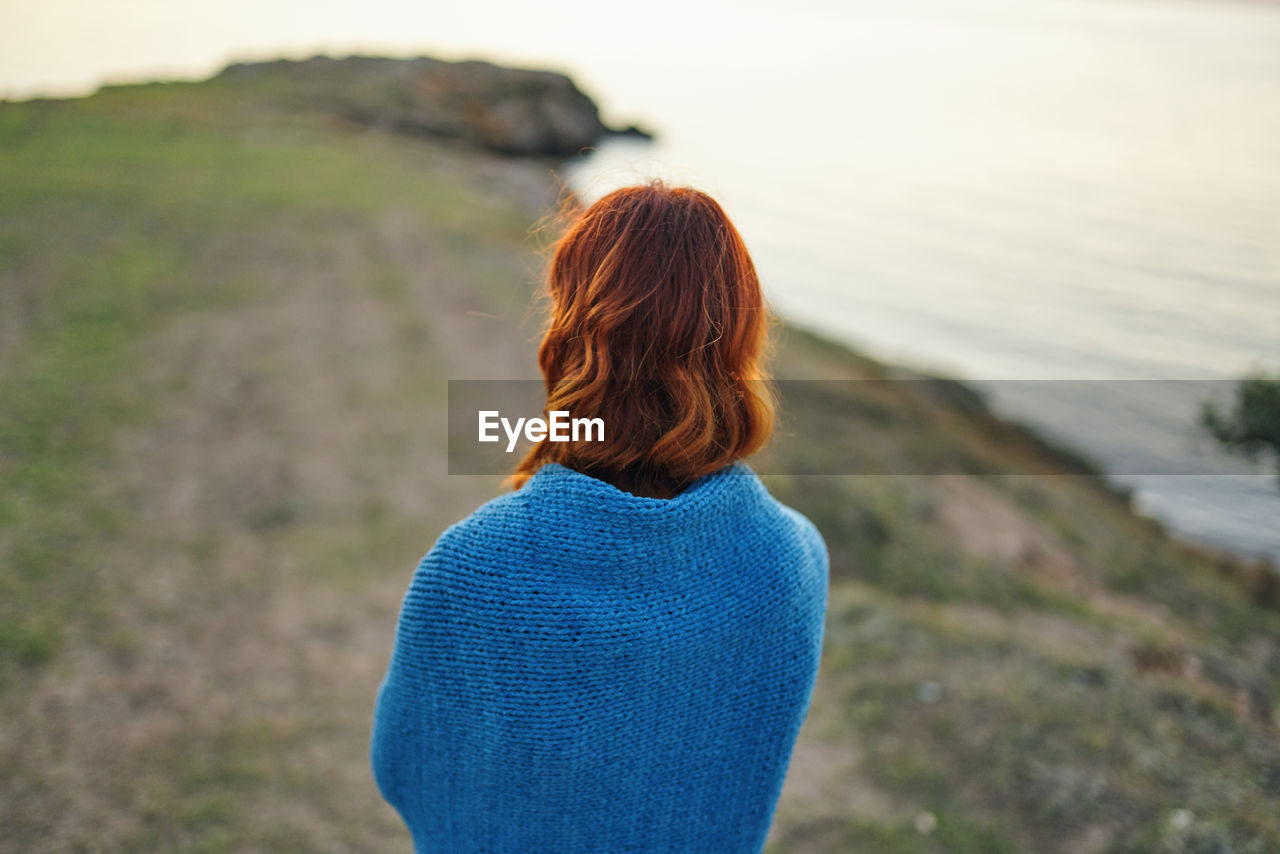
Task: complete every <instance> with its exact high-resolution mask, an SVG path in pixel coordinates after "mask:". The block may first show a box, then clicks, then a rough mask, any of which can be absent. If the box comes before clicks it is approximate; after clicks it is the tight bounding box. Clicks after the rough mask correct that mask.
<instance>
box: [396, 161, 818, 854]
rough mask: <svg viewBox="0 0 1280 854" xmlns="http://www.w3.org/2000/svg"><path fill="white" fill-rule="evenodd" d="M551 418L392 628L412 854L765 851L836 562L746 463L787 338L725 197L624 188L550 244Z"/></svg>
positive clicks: (401, 787) (401, 772) (425, 575)
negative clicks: (550, 435) (576, 421)
mask: <svg viewBox="0 0 1280 854" xmlns="http://www.w3.org/2000/svg"><path fill="white" fill-rule="evenodd" d="M548 296H549V297H550V323H549V326H548V329H547V332H546V335H545V337H544V339H543V342H542V346H541V348H540V350H539V354H538V361H539V363H540V365H541V368H542V372H543V375H544V377H545V380H546V389H547V407H546V408H547V411H552V410H564V411H568V412H570V413H572V414H573V416H574V417H578V416H580V415H581V416H590V417H599V418H601V419H602V420H603V422H604V425H605V429H604V437H603V439H600V437H599V436H598V435H596V436H592V437H591V439H592V440H591V441H586V439H585V437H583V441H577V442H549V441H543V442H541V443H539V444H537V445H536V446H535V447H534V449H533V450H532V451H531V452H530V454H529V456H528V457H527V458H526V459H525V460H524V461H523V462H522V463H521V464H520V466H519V468H518V469H517V471H516V474H515V477H514V480H515V486H516V487H517V488H516V490H515V491H513V492H511V493H509V494H506V495H503V496H501V497H499V498H496V499H494V500H492V501H490V502H488V503H487V504H485V505H484V506H482V507H481V508H480V509H478V510H477V511H476V512H475V513H473V514H472V515H471V516H469V517H468V518H466V519H464V520H463V521H461V522H459V523H457V524H455V525H453V526H452V527H450V528H449V529H448V530H446V531H445V532H444V533H443V534H442V535H441V536H440V539H439V540H438V541H437V542H436V544H435V546H434V547H433V548H432V549H431V551H430V552H429V553H428V554H427V556H426V557H425V558H424V559H423V561H422V564H421V566H420V567H419V568H418V571H417V573H416V574H415V576H414V578H413V581H412V583H411V585H410V587H409V591H408V594H407V596H406V598H405V600H404V606H403V609H402V611H401V614H400V621H399V625H398V628H397V630H396V639H395V647H394V651H393V654H392V658H391V664H390V667H389V669H388V671H387V675H386V678H385V680H384V681H383V684H382V687H381V690H380V691H379V694H378V702H377V708H376V711H375V719H374V728H373V738H372V750H371V752H372V761H373V767H374V772H375V777H376V779H377V782H378V786H379V788H380V789H381V791H382V794H383V796H384V797H385V798H386V799H387V800H388V801H389V802H390V803H391V804H392V805H394V806H395V807H396V809H397V810H399V812H400V814H401V816H402V817H403V818H404V820H405V823H406V824H407V825H408V826H409V829H410V831H411V832H412V834H413V839H414V844H415V847H416V849H417V851H419V852H455V854H456V852H481V851H483V852H501V853H502V854H507V852H511V853H512V854H536V852H610V854H616V852H624V851H632V852H697V854H708V853H710V854H715V852H729V854H732V852H754V851H759V850H760V849H761V848H763V846H764V840H765V836H766V834H767V832H768V829H769V823H770V821H771V819H772V815H773V810H774V807H775V805H776V803H777V799H778V795H779V792H780V791H781V788H782V781H783V777H784V775H785V773H786V768H787V763H788V760H789V758H790V754H791V750H792V746H793V745H794V743H795V738H796V734H797V732H798V730H799V728H800V724H801V722H802V721H803V719H804V715H805V711H806V709H807V706H808V702H809V697H810V693H811V691H812V688H813V683H814V679H815V677H816V673H817V666H818V656H819V650H820V646H821V638H822V620H823V612H824V608H825V604H826V590H827V552H826V547H825V545H824V543H823V541H822V538H821V536H820V535H819V534H818V532H817V530H816V529H815V528H814V527H813V525H812V524H811V523H810V522H809V521H808V520H807V519H805V518H804V517H803V516H801V515H800V514H799V513H797V512H796V511H794V510H792V509H790V508H788V507H785V506H783V505H781V504H779V503H778V502H776V501H775V500H774V499H773V498H772V497H771V496H770V495H769V493H768V492H767V491H766V490H765V488H764V486H763V485H762V484H761V482H760V481H759V479H758V478H757V477H756V475H755V474H754V473H753V472H752V470H751V469H750V468H748V467H747V465H746V464H745V463H742V462H740V459H741V458H743V457H745V456H748V455H749V454H751V453H753V452H755V451H756V450H758V449H759V448H760V447H761V446H762V445H763V444H764V443H765V442H766V441H767V439H768V437H769V434H770V431H771V429H772V423H773V404H772V398H771V397H770V395H769V394H768V389H767V385H766V383H765V375H764V372H763V369H762V365H761V360H762V355H763V351H764V346H765V339H766V331H767V325H768V317H767V314H766V308H765V304H764V300H763V296H762V294H761V290H760V283H759V281H758V279H757V277H756V273H755V270H754V267H753V266H752V263H751V259H750V257H749V256H748V254H747V251H746V247H745V246H744V245H743V243H742V240H741V238H740V237H739V236H738V233H737V231H736V229H735V228H734V227H733V225H732V223H730V222H729V220H728V218H727V217H726V216H725V214H724V212H723V211H722V210H721V208H720V206H719V205H718V204H716V202H714V201H713V200H712V199H711V198H710V197H708V196H706V195H705V194H703V193H700V192H698V191H696V190H692V189H687V188H668V187H666V186H664V185H662V184H660V183H653V184H648V185H645V186H639V187H631V188H626V189H622V190H618V191H616V192H614V193H611V194H610V195H608V196H606V197H604V198H603V199H601V200H600V201H599V202H597V203H596V204H594V205H592V206H591V207H590V208H588V209H587V210H585V211H584V212H582V213H581V214H580V216H579V217H578V218H577V220H576V222H574V223H573V225H572V226H571V227H570V228H569V230H568V231H567V233H566V234H565V235H564V236H563V237H562V238H561V240H560V241H559V243H558V244H557V246H556V250H555V253H554V255H553V257H552V261H551V266H550V272H549V281H548Z"/></svg>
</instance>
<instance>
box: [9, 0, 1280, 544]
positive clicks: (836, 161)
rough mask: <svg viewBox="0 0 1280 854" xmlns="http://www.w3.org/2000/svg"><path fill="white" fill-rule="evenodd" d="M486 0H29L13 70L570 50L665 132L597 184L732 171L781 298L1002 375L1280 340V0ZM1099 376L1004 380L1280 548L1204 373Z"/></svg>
mask: <svg viewBox="0 0 1280 854" xmlns="http://www.w3.org/2000/svg"><path fill="white" fill-rule="evenodd" d="M474 6H475V8H474V9H472V8H469V7H467V6H465V5H464V4H453V5H451V6H450V7H449V8H448V9H447V10H445V9H441V8H438V7H433V6H432V5H431V4H418V3H407V2H401V0H367V2H365V3H362V4H360V5H359V8H358V9H357V8H356V7H355V5H354V4H318V5H317V4H304V3H301V2H298V0H262V2H252V3H250V2H248V0H229V2H226V3H223V4H220V5H219V6H218V7H217V9H216V10H212V9H204V8H203V7H201V6H200V5H199V4H176V5H175V4H172V3H167V2H160V0H131V2H128V3H119V4H105V5H104V4H89V5H86V4H83V3H77V2H75V0H46V2H43V3H41V4H35V3H29V4H26V5H25V7H23V4H16V5H6V6H4V7H3V8H0V95H4V94H8V95H10V96H21V95H30V94H35V93H42V92H59V93H74V92H84V91H89V90H91V89H92V88H93V86H94V85H95V84H96V83H97V82H98V81H99V80H101V79H102V78H104V77H107V78H115V79H145V78H148V77H153V76H156V75H157V74H159V75H161V76H169V77H172V76H188V77H196V76H201V75H204V74H207V73H210V72H212V71H213V70H215V69H216V68H218V67H219V66H220V65H221V64H223V63H224V62H225V61H227V60H228V59H230V58H235V57H253V56H269V55H280V54H284V55H294V56H303V55H308V54H310V53H313V52H315V51H317V50H329V51H332V52H335V53H345V52H350V51H353V50H360V51H369V52H383V53H401V54H408V53H431V54H435V55H439V56H445V57H461V56H467V55H480V56H486V57H489V58H493V59H495V60H498V61H506V62H517V63H523V64H531V65H537V66H544V67H556V68H560V69H562V70H565V71H568V72H569V73H571V74H573V75H574V77H575V79H577V80H578V81H579V82H580V83H581V84H582V85H583V86H584V88H586V89H587V90H588V91H589V92H590V93H591V94H592V95H593V96H595V97H596V98H597V100H598V101H600V102H601V103H602V104H604V105H605V107H606V112H607V114H608V115H609V117H610V118H612V119H614V120H622V121H632V120H640V121H642V122H643V123H646V124H648V125H649V126H651V127H653V128H654V129H656V130H657V131H659V132H660V134H661V136H660V139H659V141H658V142H657V143H656V144H655V145H652V146H643V145H638V144H636V143H628V142H615V143H610V144H606V145H604V146H602V148H601V150H600V151H599V152H598V154H597V155H596V156H594V157H592V158H590V159H588V160H587V161H585V162H583V163H581V164H578V165H577V166H576V167H575V168H574V169H573V171H572V173H571V182H572V183H573V185H574V186H575V187H577V188H579V189H580V190H582V191H583V192H584V193H585V194H587V195H596V194H599V193H602V192H604V191H606V190H607V189H610V188H611V187H613V186H616V185H619V184H622V183H629V182H631V181H634V180H636V179H638V178H644V177H648V176H651V175H658V176H662V177H666V178H669V179H673V180H678V181H684V182H689V183H693V184H695V185H697V186H700V187H703V188H705V189H708V190H710V191H712V192H714V193H716V194H717V195H718V197H719V198H720V199H721V200H722V201H723V202H724V203H725V205H726V207H727V208H728V210H729V212H730V214H731V215H732V216H733V217H734V219H735V221H736V222H738V224H739V226H740V227H741V229H742V231H743V233H744V235H745V237H746V238H747V241H748V244H749V246H750V247H751V248H752V252H753V254H754V256H755V257H756V260H757V263H758V265H759V267H760V269H761V272H762V275H763V276H764V279H765V282H766V287H767V288H768V291H769V294H770V297H771V299H772V300H773V302H774V304H775V305H776V306H777V307H778V308H779V309H780V310H781V311H782V312H783V313H784V314H787V315H789V316H791V317H792V318H794V319H796V320H798V321H800V322H801V323H804V324H807V325H810V326H812V327H815V328H817V329H819V330H821V331H823V332H826V333H828V334H830V335H832V336H835V337H837V338H840V339H842V340H846V341H848V342H850V343H852V344H854V345H856V346H859V347H861V348H863V349H866V350H868V351H870V352H872V353H874V354H877V355H879V356H882V357H885V358H889V359H893V360H898V361H903V362H909V363H913V364H916V365H918V366H921V367H928V368H934V369H941V370H944V371H947V372H950V373H953V374H956V375H959V376H961V377H964V378H968V379H970V380H972V381H975V382H977V383H979V384H982V383H983V382H986V381H994V380H1010V379H1015V380H1021V379H1045V380H1050V379H1106V380H1126V379H1127V380H1133V379H1205V380H1210V379H1224V378H1230V377H1234V376H1236V375H1237V374H1239V373H1240V372H1242V371H1245V370H1248V369H1250V368H1255V367H1268V368H1272V369H1276V368H1280V6H1275V5H1265V4H1250V3H1232V2H1226V0H1203V2H1187V0H1149V1H1148V2H1133V1H1132V0H979V2H966V3H963V4H962V3H956V2H954V1H952V2H945V0H896V2H890V1H889V0H883V2H857V0H854V1H853V2H845V3H829V2H825V0H795V2H792V3H788V4H787V5H786V11H785V13H783V12H780V11H777V9H778V5H777V4H769V5H768V6H767V7H766V6H756V5H752V4H751V3H743V2H735V3H727V2H725V3H721V2H700V3H696V4H691V3H688V2H687V0H681V1H680V2H678V0H652V2H649V3H646V4H645V5H644V6H643V7H633V6H628V7H627V8H625V9H620V10H618V11H610V10H608V9H603V8H595V7H583V6H581V5H580V4H572V5H571V4H568V3H555V2H551V3H547V4H527V3H517V2H514V0H500V2H495V3H490V4H474ZM86 10H89V11H86ZM495 22H496V23H495ZM712 34H714V37H712ZM1069 387H1071V384H1064V385H1061V386H1055V385H1053V384H1048V383H1046V384H1020V383H1013V384H1002V385H999V386H993V387H991V388H993V389H996V390H997V391H996V392H994V393H996V395H997V397H996V400H995V403H996V404H997V406H998V407H999V408H1001V409H1004V410H1006V411H1008V412H1010V413H1013V414H1017V415H1021V416H1022V417H1025V418H1027V419H1029V420H1031V421H1033V422H1035V423H1037V424H1039V425H1040V426H1041V427H1042V428H1044V429H1047V430H1050V431H1051V432H1054V433H1055V434H1056V435H1058V436H1060V437H1064V438H1067V439H1068V440H1070V441H1072V442H1074V443H1076V444H1078V445H1080V446H1082V447H1083V448H1085V449H1086V450H1089V451H1091V452H1092V453H1094V454H1096V455H1097V456H1098V458H1099V459H1100V460H1101V461H1102V462H1104V463H1109V464H1112V465H1113V466H1114V467H1115V468H1116V469H1117V470H1121V469H1124V470H1126V471H1129V472H1130V473H1128V474H1124V475H1118V478H1119V479H1121V480H1124V481H1126V482H1128V483H1130V484H1131V485H1133V486H1135V487H1136V488H1137V489H1138V493H1137V495H1138V501H1139V504H1140V506H1141V507H1142V508H1143V509H1144V510H1146V511H1147V512H1150V513H1152V514H1154V515H1157V516H1159V517H1161V518H1163V519H1165V520H1167V521H1168V522H1169V523H1170V524H1171V525H1172V526H1173V527H1174V528H1175V529H1177V530H1178V531H1180V532H1182V533H1183V534H1184V535H1186V536H1188V537H1191V538H1195V539H1199V540H1203V541H1206V542H1210V543H1215V544H1218V545H1223V546H1226V547H1228V548H1232V549H1235V550H1239V551H1241V552H1244V553H1250V554H1252V553H1268V554H1271V555H1273V556H1275V557H1276V558H1277V559H1280V489H1277V487H1276V484H1275V481H1274V479H1273V477H1272V476H1271V475H1269V474H1265V472H1269V471H1270V469H1269V468H1267V467H1265V466H1262V465H1259V466H1254V467H1250V466H1247V465H1244V464H1242V463H1239V462H1236V461H1233V460H1231V459H1229V458H1226V457H1224V456H1222V455H1220V454H1216V453H1214V451H1213V449H1212V447H1211V446H1210V445H1209V444H1208V443H1206V442H1204V441H1203V440H1202V439H1198V438H1197V437H1196V435H1195V430H1194V429H1193V421H1194V413H1195V411H1196V405H1197V403H1198V398H1199V397H1201V396H1202V395H1199V394H1197V393H1196V392H1195V388H1196V386H1195V385H1194V384H1169V385H1168V386H1162V385H1160V384H1152V385H1150V386H1147V387H1145V388H1146V389H1147V391H1146V392H1145V393H1144V394H1141V395H1134V394H1132V389H1133V388H1134V386H1133V385H1132V384H1126V383H1123V382H1117V383H1115V384H1114V389H1115V391H1114V392H1112V393H1111V396H1110V397H1106V396H1105V395H1104V396H1103V397H1101V398H1098V397H1097V396H1096V395H1095V396H1094V397H1093V398H1091V399H1089V400H1080V399H1073V398H1072V397H1071V396H1070V395H1069V394H1066V393H1065V392H1063V391H1062V389H1064V388H1069ZM1089 387H1090V388H1093V389H1096V388H1098V386H1097V384H1089ZM1103 387H1108V386H1103ZM1010 388H1024V389H1030V390H1031V391H1030V392H1029V393H1027V394H1022V395H1019V394H1011V393H1007V389H1010ZM1161 388H1177V389H1182V391H1179V392H1177V393H1174V392H1169V393H1159V392H1157V391H1156V390H1157V389H1161ZM999 389H1004V390H1006V391H998V390H999ZM1187 389H1190V391H1187ZM1051 390H1053V391H1051ZM1135 454H1140V455H1146V457H1145V458H1149V459H1150V462H1149V463H1147V464H1145V465H1144V466H1143V467H1142V468H1144V470H1145V471H1147V472H1149V473H1146V474H1133V473H1132V471H1133V466H1132V465H1126V464H1125V462H1126V461H1131V460H1132V459H1133V458H1134V455H1135ZM1168 471H1175V472H1180V473H1185V472H1189V471H1195V472H1202V473H1201V474H1197V475H1194V476H1191V475H1186V474H1178V475H1172V474H1160V472H1168Z"/></svg>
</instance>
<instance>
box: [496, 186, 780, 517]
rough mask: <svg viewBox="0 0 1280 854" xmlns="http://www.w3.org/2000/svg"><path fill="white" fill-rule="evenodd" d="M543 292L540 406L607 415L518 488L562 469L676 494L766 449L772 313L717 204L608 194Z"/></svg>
mask: <svg viewBox="0 0 1280 854" xmlns="http://www.w3.org/2000/svg"><path fill="white" fill-rule="evenodd" d="M547 296H548V298H549V308H550V311H549V319H548V323H547V328H546V333H545V335H544V337H543V339H542V345H541V347H540V348H539V350H538V364H539V366H540V367H541V368H542V374H543V377H544V379H545V383H546V392H547V404H546V410H545V411H546V412H552V411H557V410H560V411H567V412H568V413H570V416H571V417H573V418H575V419H576V418H579V417H582V418H599V419H601V420H602V421H603V422H604V439H603V440H602V441H570V442H551V441H546V440H543V441H541V442H539V443H538V444H537V445H535V446H534V447H533V449H532V450H531V451H530V452H529V454H528V456H526V457H525V458H524V460H523V461H521V463H520V464H519V466H518V467H517V468H516V471H515V474H514V475H513V477H512V482H513V483H514V485H515V486H516V487H517V488H519V487H520V486H522V485H523V484H524V483H525V481H527V480H528V478H529V477H530V476H531V475H532V474H533V473H534V472H536V471H537V470H538V469H539V468H541V467H542V466H543V465H545V464H547V463H552V462H555V463H560V464H562V465H565V466H567V467H569V468H572V469H575V470H577V471H581V472H584V473H587V474H591V475H593V476H595V477H598V478H600V479H602V480H605V481H607V482H610V483H613V484H615V485H619V484H625V485H626V487H625V488H632V489H633V490H635V491H639V492H643V493H646V494H650V495H656V496H658V497H671V496H673V495H676V494H678V493H679V492H681V491H682V490H683V489H684V488H685V487H687V486H688V485H689V484H691V483H692V482H693V481H695V480H697V479H698V478H700V477H702V476H703V475H705V474H708V473H710V472H713V471H716V470H718V469H720V468H722V467H724V466H726V465H728V464H729V463H732V462H733V461H735V460H737V459H739V458H741V457H745V456H749V455H750V454H752V453H754V452H755V451H757V450H759V449H760V448H761V447H762V446H763V445H764V444H765V443H766V442H767V441H768V439H769V436H770V434H771V433H772V431H773V421H774V408H775V404H774V395H773V391H772V389H771V387H770V385H769V383H768V376H767V373H766V370H765V366H764V364H763V361H764V358H765V350H766V342H767V338H768V326H769V323H770V315H769V313H768V309H767V307H766V304H765V301H764V296H763V293H762V292H761V288H760V280H759V278H758V277H757V275H756V270H755V266H754V265H753V264H752V262H751V257H750V255H749V254H748V253H747V248H746V246H745V245H744V244H743V242H742V238H741V236H740V235H739V234H738V231H737V229H736V228H734V226H733V223H731V222H730V221H729V218H728V217H727V216H726V215H725V213H724V210H723V209H721V207H720V205H719V204H717V203H716V202H715V200H713V199H712V198H711V197H710V196H708V195H706V194H705V193H702V192H699V191H698V190H694V189H691V188H687V187H668V186H666V185H665V184H663V183H661V182H653V183H649V184H644V185H641V186H635V187H626V188H623V189H620V190H615V191H614V192H612V193H610V194H608V195H607V196H605V197H604V198H602V199H600V200H599V201H598V202H596V203H595V204H593V205H591V206H590V207H589V208H586V209H585V210H583V211H581V212H580V213H579V214H578V215H577V216H576V218H575V219H574V220H573V221H572V223H571V224H570V226H569V228H568V230H567V231H566V233H565V234H564V235H563V237H561V238H560V240H559V241H558V242H557V243H556V245H555V247H554V252H553V254H552V258H551V264H550V269H549V271H548V276H547ZM593 438H594V437H593Z"/></svg>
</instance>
